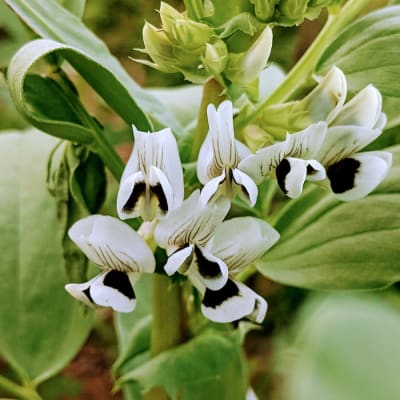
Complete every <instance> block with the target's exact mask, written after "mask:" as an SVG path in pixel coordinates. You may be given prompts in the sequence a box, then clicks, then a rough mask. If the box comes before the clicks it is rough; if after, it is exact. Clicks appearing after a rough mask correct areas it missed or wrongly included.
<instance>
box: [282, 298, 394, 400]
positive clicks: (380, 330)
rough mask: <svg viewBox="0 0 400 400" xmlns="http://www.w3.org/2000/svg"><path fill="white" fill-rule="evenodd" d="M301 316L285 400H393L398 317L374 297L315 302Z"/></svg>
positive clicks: (385, 304) (308, 305) (321, 299)
mask: <svg viewBox="0 0 400 400" xmlns="http://www.w3.org/2000/svg"><path fill="white" fill-rule="evenodd" d="M313 300H314V301H313V302H312V303H311V304H307V306H306V307H305V308H304V309H303V312H302V314H301V316H302V318H301V324H300V327H299V329H300V332H299V335H298V340H297V351H296V352H295V353H294V354H296V357H291V358H290V360H291V361H290V367H289V366H288V368H287V369H286V371H289V378H288V382H287V383H288V387H289V390H288V396H287V397H285V398H287V399H288V400H321V399H323V400H338V399H340V400H377V399H385V400H397V399H398V398H399V393H400V380H399V377H398V366H399V363H400V347H399V345H398V342H399V337H400V316H399V313H398V310H396V309H395V308H394V307H392V306H390V305H389V304H387V303H385V302H384V301H382V300H380V299H378V298H377V297H375V296H371V295H368V296H367V295H363V296H358V297H355V296H349V295H346V296H344V295H335V296H330V297H327V298H322V297H321V296H319V297H317V298H314V299H313Z"/></svg>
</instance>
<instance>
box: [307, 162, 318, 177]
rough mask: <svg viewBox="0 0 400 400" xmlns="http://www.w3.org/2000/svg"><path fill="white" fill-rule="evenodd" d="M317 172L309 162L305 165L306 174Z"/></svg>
mask: <svg viewBox="0 0 400 400" xmlns="http://www.w3.org/2000/svg"><path fill="white" fill-rule="evenodd" d="M316 172H318V171H317V170H316V169H315V168H314V167H313V166H312V165H311V164H308V165H307V175H314V174H315V173H316Z"/></svg>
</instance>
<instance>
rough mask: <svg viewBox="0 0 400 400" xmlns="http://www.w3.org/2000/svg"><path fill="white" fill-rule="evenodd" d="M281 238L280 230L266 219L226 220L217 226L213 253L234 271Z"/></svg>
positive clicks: (249, 262)
mask: <svg viewBox="0 0 400 400" xmlns="http://www.w3.org/2000/svg"><path fill="white" fill-rule="evenodd" d="M278 239H279V233H278V232H277V231H276V230H275V229H274V228H273V227H272V226H271V225H269V224H268V223H267V222H265V221H263V220H261V219H258V218H253V217H239V218H233V219H230V220H228V221H224V222H223V223H222V224H221V225H219V227H218V228H217V230H216V232H215V235H214V238H213V245H212V248H211V252H212V254H214V256H215V257H218V258H220V259H221V260H223V261H224V262H225V264H226V265H227V266H228V269H229V274H231V275H234V274H237V273H239V272H240V271H242V270H243V269H244V268H246V267H247V266H248V265H250V264H252V263H253V262H254V261H256V260H257V259H258V258H260V257H261V256H262V255H263V254H264V253H265V252H266V251H267V250H268V249H269V248H270V247H272V246H273V245H274V244H275V243H276V242H277V241H278Z"/></svg>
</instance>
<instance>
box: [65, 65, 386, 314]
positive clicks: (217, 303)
mask: <svg viewBox="0 0 400 400" xmlns="http://www.w3.org/2000/svg"><path fill="white" fill-rule="evenodd" d="M335 85H336V86H335ZM332 88H334V89H332ZM332 91H334V93H335V94H336V96H335V97H332V96H331V95H329V93H331V92H332ZM327 93H328V94H327ZM345 99H346V80H345V78H344V75H343V73H342V72H341V71H340V70H339V69H337V68H333V69H332V70H331V71H330V72H329V73H328V75H327V76H326V77H325V78H324V79H322V81H321V82H320V83H319V85H318V86H317V87H316V88H315V89H314V90H313V91H312V92H311V93H310V94H309V95H308V96H307V97H306V98H305V99H303V100H302V101H300V102H296V103H295V104H294V105H293V104H291V105H290V107H292V109H304V108H307V107H308V110H309V112H308V113H301V115H302V116H303V118H305V119H306V120H307V121H309V120H310V118H314V119H315V115H321V113H322V115H323V118H324V119H323V120H322V119H321V120H320V121H314V120H311V122H312V123H311V125H309V126H308V127H306V128H305V129H302V130H300V131H298V132H294V133H292V134H289V133H288V134H287V136H286V140H284V141H281V142H277V143H274V144H272V145H269V146H267V147H264V148H262V149H260V150H258V151H257V152H256V153H255V154H252V153H251V151H250V150H249V149H248V148H247V147H246V146H245V145H244V144H243V143H241V142H239V141H238V140H236V139H235V136H234V127H233V108H232V103H231V102H230V101H224V102H223V103H221V104H220V105H219V107H218V109H216V108H215V107H214V106H213V105H209V106H208V109H207V116H208V125H209V131H208V134H207V136H206V138H205V140H204V143H203V144H202V146H201V148H200V153H199V159H198V162H197V176H198V179H199V181H200V182H201V183H202V184H203V185H204V186H203V188H202V190H201V191H200V190H196V191H194V192H193V193H192V194H191V195H190V196H189V197H188V198H187V199H185V200H184V199H183V193H184V190H183V189H184V181H183V174H182V167H181V163H180V159H179V152H178V146H177V143H176V140H175V138H174V136H173V134H172V132H171V131H170V129H168V128H167V129H164V130H161V131H159V132H155V133H145V132H140V131H138V130H136V129H135V128H133V134H134V139H135V146H134V149H133V152H132V155H131V157H130V159H129V161H128V163H127V165H126V168H125V171H124V173H123V176H122V179H121V183H120V187H119V191H118V198H117V212H118V216H119V217H120V219H128V218H136V217H141V218H142V219H143V220H144V221H152V222H151V226H152V232H151V235H152V238H154V240H155V241H156V243H157V244H158V246H160V247H161V248H163V249H165V250H166V253H167V256H168V259H167V261H166V263H165V265H164V266H163V267H164V271H165V273H166V274H167V275H173V274H176V273H179V274H183V275H185V276H187V278H188V279H189V280H190V281H191V282H192V284H193V285H194V287H196V289H197V290H198V292H199V293H200V296H201V298H202V304H201V310H202V313H203V314H204V315H205V316H206V317H207V318H209V319H211V320H213V321H217V322H230V321H234V320H237V319H240V318H243V317H248V318H250V319H252V320H254V321H256V322H262V320H263V319H264V316H265V313H266V310H267V303H266V301H265V300H264V299H263V298H262V297H260V296H259V295H258V294H256V293H255V292H254V291H252V290H251V289H250V288H248V287H247V286H246V285H244V284H243V283H241V282H240V281H239V280H237V279H235V277H236V275H237V274H238V273H240V272H241V271H243V269H244V268H246V267H247V266H248V265H250V264H252V263H254V262H255V261H256V260H257V259H258V258H260V257H261V256H262V255H263V254H264V253H265V252H266V251H267V250H268V249H269V248H270V247H271V246H273V245H274V244H275V243H276V242H277V241H278V239H279V233H278V232H277V231H276V230H275V229H274V228H273V227H271V226H270V225H269V224H268V223H267V222H265V221H263V220H261V219H258V218H253V217H239V218H233V219H228V220H225V218H226V217H227V215H228V212H229V210H230V205H231V200H232V199H234V198H235V197H236V196H238V197H240V198H241V199H242V200H243V201H245V202H247V203H248V205H249V206H250V207H252V206H254V205H255V203H256V200H257V197H258V189H257V184H259V183H261V182H262V180H263V179H264V178H267V177H269V176H270V175H271V173H272V172H275V175H276V178H277V181H278V184H279V186H280V188H281V189H282V191H283V192H284V193H285V194H286V195H287V196H288V197H290V198H296V197H298V196H300V194H301V192H302V189H303V185H304V183H305V181H306V180H310V181H315V182H318V183H319V184H322V185H325V186H327V187H328V188H330V190H331V191H332V193H333V194H334V195H335V196H336V197H337V198H338V199H340V200H344V201H350V200H356V199H360V198H362V197H364V196H366V195H367V194H368V193H370V192H371V191H372V190H373V189H374V188H375V187H376V186H377V185H378V184H379V183H380V182H381V181H382V180H383V179H384V177H385V176H386V174H387V172H388V170H389V168H390V165H391V155H390V153H388V152H384V151H372V152H363V153H360V152H359V150H361V149H362V148H363V147H364V146H366V145H367V144H369V143H370V142H372V141H373V140H374V139H375V138H376V137H377V136H379V135H380V133H381V132H382V129H383V126H384V125H385V120H386V118H385V115H384V114H383V113H382V110H381V109H382V99H381V95H380V93H379V91H378V90H377V89H375V88H374V87H373V86H371V85H370V86H367V87H366V88H365V89H363V90H362V91H361V92H360V93H358V94H357V95H356V96H354V97H353V98H352V99H351V100H350V101H348V102H347V103H346V102H345ZM315 107H317V108H318V113H319V114H318V113H315ZM224 220H225V221H224ZM69 235H70V237H71V239H72V240H73V241H74V242H75V243H76V244H77V245H78V246H79V247H80V248H81V249H82V251H83V252H84V253H85V254H86V255H87V257H88V258H89V259H90V260H92V261H93V262H94V263H95V264H97V265H98V266H99V267H100V269H101V270H102V272H101V273H100V274H99V275H97V276H96V277H94V278H93V279H91V280H90V281H88V282H85V283H81V284H68V285H66V289H67V291H68V292H69V293H70V294H71V295H73V296H74V297H76V298H77V299H79V300H81V301H82V302H84V303H85V304H88V305H96V306H110V307H112V308H113V309H114V310H116V311H120V312H129V311H132V310H133V309H134V308H135V304H136V299H135V293H134V289H133V286H132V285H133V284H134V283H135V281H136V280H137V279H138V277H139V275H140V274H141V273H153V272H154V271H155V264H156V263H155V259H154V256H153V254H152V251H151V250H150V248H149V247H148V245H147V244H146V242H145V241H144V239H143V238H142V237H141V236H140V235H139V234H138V233H136V232H135V231H133V230H132V229H131V228H130V227H129V226H128V225H126V224H124V223H123V222H122V221H120V220H119V219H117V218H113V217H108V216H101V215H93V216H90V217H87V218H85V219H83V220H80V221H78V222H77V223H76V224H74V225H73V226H72V228H71V229H70V231H69Z"/></svg>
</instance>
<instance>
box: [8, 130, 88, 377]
mask: <svg viewBox="0 0 400 400" xmlns="http://www.w3.org/2000/svg"><path fill="white" fill-rule="evenodd" d="M55 143H56V142H55V140H54V139H52V138H50V137H47V136H45V135H43V134H39V133H36V132H29V133H9V134H7V133H4V134H1V135H0V171H1V172H0V181H1V187H2V188H3V192H2V196H1V197H0V211H1V212H0V236H1V238H2V240H1V244H0V254H1V264H0V271H1V276H2V279H1V282H0V332H1V335H0V354H1V356H2V358H4V359H5V360H6V361H7V362H8V363H9V364H10V365H11V366H12V367H13V368H14V369H15V370H17V371H18V372H19V374H20V375H22V376H25V377H26V378H27V379H30V380H34V381H35V383H40V382H42V381H44V380H46V379H47V378H49V377H50V376H52V375H54V374H56V373H57V372H58V371H60V370H61V369H62V368H63V367H64V366H65V365H66V364H67V363H68V362H69V361H70V360H71V358H72V357H73V356H74V355H75V354H76V353H77V351H78V350H79V349H80V347H81V346H82V344H83V342H84V340H85V339H86V337H87V335H88V333H89V330H90V327H91V320H92V318H91V317H90V315H88V316H86V317H84V316H83V312H82V308H81V307H80V306H79V305H78V304H77V302H75V301H74V300H73V299H72V298H70V297H69V296H68V294H67V293H66V292H65V290H64V284H65V283H66V276H65V272H64V267H63V256H62V248H61V232H60V231H59V227H58V225H57V220H56V208H55V202H54V199H53V198H52V197H51V195H50V194H49V193H48V192H47V190H46V163H47V158H48V155H49V153H50V151H51V150H52V148H53V147H54V145H55Z"/></svg>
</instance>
